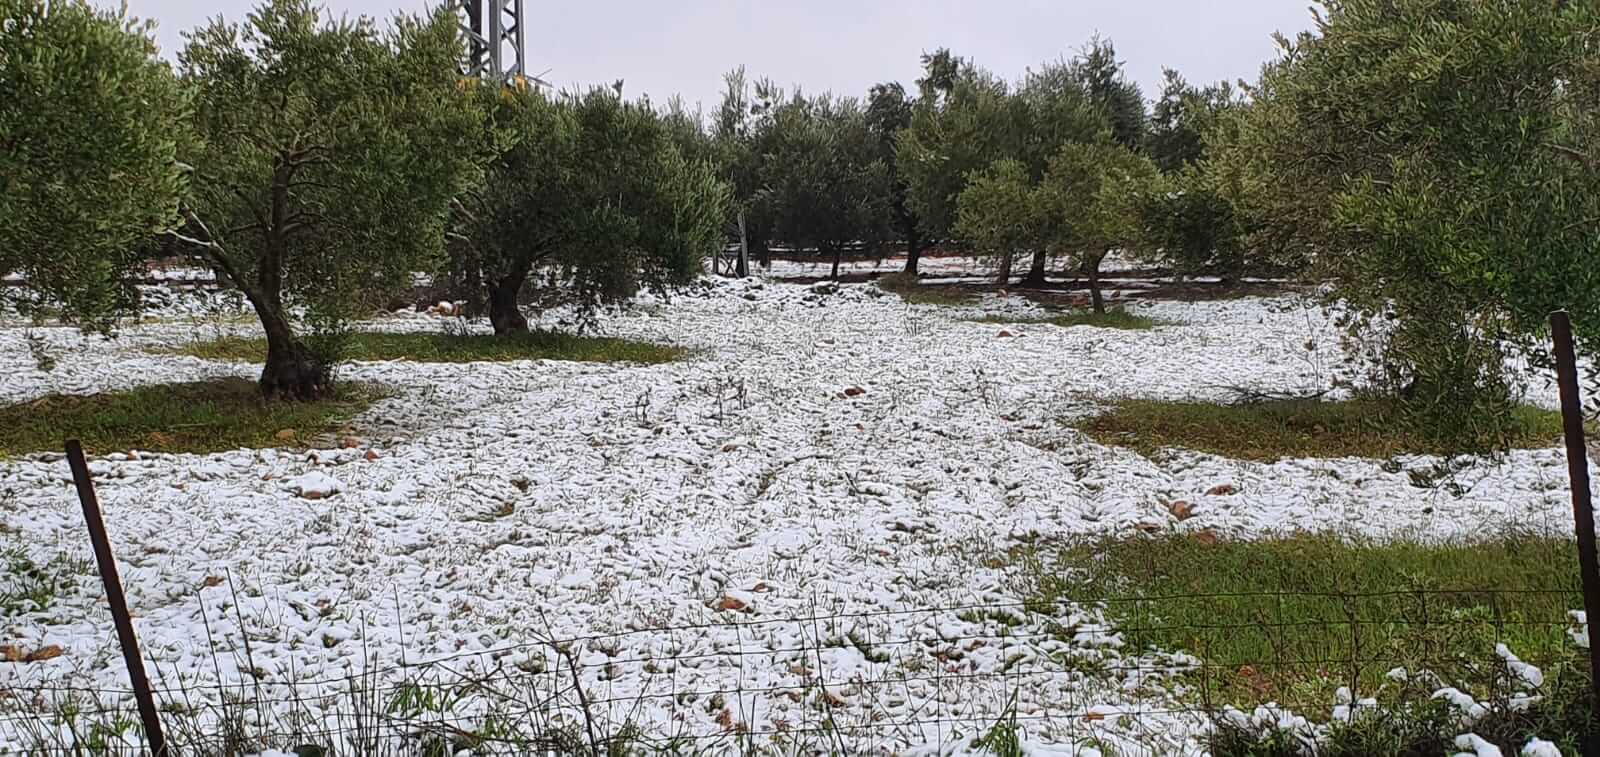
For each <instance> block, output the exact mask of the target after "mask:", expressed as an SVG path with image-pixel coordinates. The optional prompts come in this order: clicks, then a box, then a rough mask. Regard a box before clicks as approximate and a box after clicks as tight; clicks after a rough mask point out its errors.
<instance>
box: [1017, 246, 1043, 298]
mask: <svg viewBox="0 0 1600 757" xmlns="http://www.w3.org/2000/svg"><path fill="white" fill-rule="evenodd" d="M1045 257H1046V256H1045V251H1044V249H1043V248H1041V249H1039V250H1036V251H1034V253H1033V265H1031V266H1029V267H1028V275H1027V276H1023V277H1022V281H1021V282H1020V284H1019V285H1020V286H1025V287H1034V288H1036V289H1037V288H1040V287H1043V286H1044V285H1045V278H1044V265H1045V262H1046V260H1045Z"/></svg>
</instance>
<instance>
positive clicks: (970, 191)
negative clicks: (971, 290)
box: [954, 158, 1047, 281]
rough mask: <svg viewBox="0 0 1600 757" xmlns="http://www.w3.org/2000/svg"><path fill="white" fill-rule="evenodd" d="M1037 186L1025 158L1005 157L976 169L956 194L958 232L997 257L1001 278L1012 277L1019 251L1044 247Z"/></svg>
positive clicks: (1031, 250)
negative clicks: (986, 166)
mask: <svg viewBox="0 0 1600 757" xmlns="http://www.w3.org/2000/svg"><path fill="white" fill-rule="evenodd" d="M1037 189H1038V188H1037V186H1036V185H1035V183H1034V181H1033V180H1032V179H1031V178H1030V177H1029V176H1028V168H1027V166H1025V165H1023V163H1022V161H1019V160H1016V159H1015V158H1003V159H1001V160H997V161H995V162H994V163H993V164H992V165H990V166H989V167H988V168H985V169H983V170H981V171H975V172H973V173H972V174H971V175H970V176H969V177H968V179H967V184H966V186H965V187H964V188H962V190H961V195H960V196H959V197H958V198H957V201H956V204H957V212H956V224H955V227H954V231H955V233H956V234H959V235H960V236H961V238H963V239H966V240H967V241H968V242H969V243H971V244H972V245H973V246H974V247H976V248H977V249H978V250H979V251H981V252H983V253H985V254H988V255H992V256H994V257H995V258H996V259H997V260H998V261H999V267H1000V272H999V276H1000V280H1001V281H1007V280H1009V279H1010V278H1011V266H1012V260H1013V259H1014V258H1015V257H1016V255H1017V253H1019V252H1021V253H1023V254H1031V253H1032V252H1033V251H1035V250H1042V249H1044V247H1045V246H1046V243H1047V240H1046V238H1045V234H1046V232H1045V222H1044V218H1043V216H1042V214H1041V212H1040V210H1041V208H1040V203H1039V194H1038V191H1037Z"/></svg>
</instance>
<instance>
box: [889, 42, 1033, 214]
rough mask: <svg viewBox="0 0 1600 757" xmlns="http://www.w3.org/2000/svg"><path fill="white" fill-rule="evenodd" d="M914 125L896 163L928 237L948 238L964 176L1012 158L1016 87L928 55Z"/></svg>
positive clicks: (944, 55)
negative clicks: (1012, 106)
mask: <svg viewBox="0 0 1600 757" xmlns="http://www.w3.org/2000/svg"><path fill="white" fill-rule="evenodd" d="M923 67H924V69H925V73H924V76H923V78H921V79H919V80H918V82H917V83H918V85H919V88H920V94H919V96H918V97H917V101H916V105H915V107H914V108H913V109H912V113H911V122H910V125H909V126H907V127H906V128H905V129H904V130H902V131H900V132H899V136H898V137H897V139H896V150H895V165H896V167H897V171H898V174H899V175H900V176H901V177H903V178H904V180H905V182H906V205H907V207H908V208H909V209H910V210H911V211H912V212H913V213H915V214H916V216H917V219H918V223H919V226H920V229H921V231H922V236H923V237H924V238H926V239H928V240H930V241H940V240H948V239H949V238H950V236H951V231H952V227H954V226H955V224H956V220H957V213H958V208H957V202H958V199H959V197H960V195H961V191H962V189H964V188H965V186H966V177H967V175H968V174H969V173H972V172H974V171H981V170H983V169H985V168H987V167H988V166H989V164H991V163H993V162H994V161H996V160H999V159H1001V158H1005V157H1008V156H1012V155H1013V153H1014V150H1013V149H1011V148H1010V146H1009V140H1010V139H1011V135H1012V134H1014V133H1015V132H1014V130H1013V129H1011V128H1010V126H1009V119H1010V117H1011V114H1010V112H1009V111H1008V107H1009V106H1008V103H1007V96H1008V95H1009V92H1010V88H1009V87H1008V86H1007V85H1006V83H1005V82H1004V81H1002V80H1000V79H998V78H995V77H994V76H993V75H992V74H990V73H988V72H987V71H984V70H982V69H979V68H977V67H976V66H974V65H973V64H972V63H971V62H970V61H967V60H965V59H961V58H957V57H955V56H954V55H952V54H951V53H950V51H948V50H939V51H937V52H935V53H933V54H931V55H925V56H923Z"/></svg>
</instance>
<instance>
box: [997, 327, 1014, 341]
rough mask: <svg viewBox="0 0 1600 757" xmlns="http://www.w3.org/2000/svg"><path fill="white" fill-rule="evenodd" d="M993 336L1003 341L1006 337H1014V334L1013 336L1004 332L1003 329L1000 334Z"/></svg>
mask: <svg viewBox="0 0 1600 757" xmlns="http://www.w3.org/2000/svg"><path fill="white" fill-rule="evenodd" d="M994 336H995V338H996V339H1005V338H1007V337H1012V336H1016V334H1013V333H1011V332H1009V331H1006V330H1005V329H1001V330H1000V333H998V334H995V335H994Z"/></svg>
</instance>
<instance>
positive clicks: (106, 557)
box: [67, 439, 168, 757]
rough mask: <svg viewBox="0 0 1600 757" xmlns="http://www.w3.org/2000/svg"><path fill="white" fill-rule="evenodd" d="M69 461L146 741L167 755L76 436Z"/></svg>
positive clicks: (161, 755)
mask: <svg viewBox="0 0 1600 757" xmlns="http://www.w3.org/2000/svg"><path fill="white" fill-rule="evenodd" d="M67 464H68V465H70V466H71V467H72V482H73V483H74V484H76V485H77V487H78V501H79V502H82V503H83V519H84V521H86V522H87V523H88V525H89V541H91V542H92V543H93V544H94V561H95V562H96V563H98V564H99V565H100V581H101V583H103V584H105V587H106V603H107V604H109V605H111V620H112V621H113V622H114V623H115V624H116V626H117V641H119V642H121V644H122V661H123V662H124V663H126V664H127V666H128V682H129V683H131V684H132V685H133V698H134V699H135V700H137V701H138V703H139V719H140V720H142V721H144V736H145V740H146V741H147V742H149V744H150V754H152V755H154V757H167V755H168V753H167V738H166V735H165V734H163V733H162V732H161V717H160V716H159V715H158V714H157V713H156V699H155V695H154V694H153V693H151V691H150V678H149V677H148V676H147V675H145V672H144V658H143V657H141V656H140V655H139V637H138V636H136V635H135V634H134V632H133V616H131V615H129V614H128V598H127V597H126V596H124V595H123V593H122V578H121V577H119V576H118V575H117V561H116V558H115V557H113V556H112V554H111V539H110V537H108V536H106V524H105V520H104V519H103V518H101V517H100V500H99V499H98V498H97V497H95V493H94V481H93V480H91V479H90V478H89V464H88V462H86V461H85V460H84V459H83V445H82V444H79V443H78V440H77V439H68V440H67Z"/></svg>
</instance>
